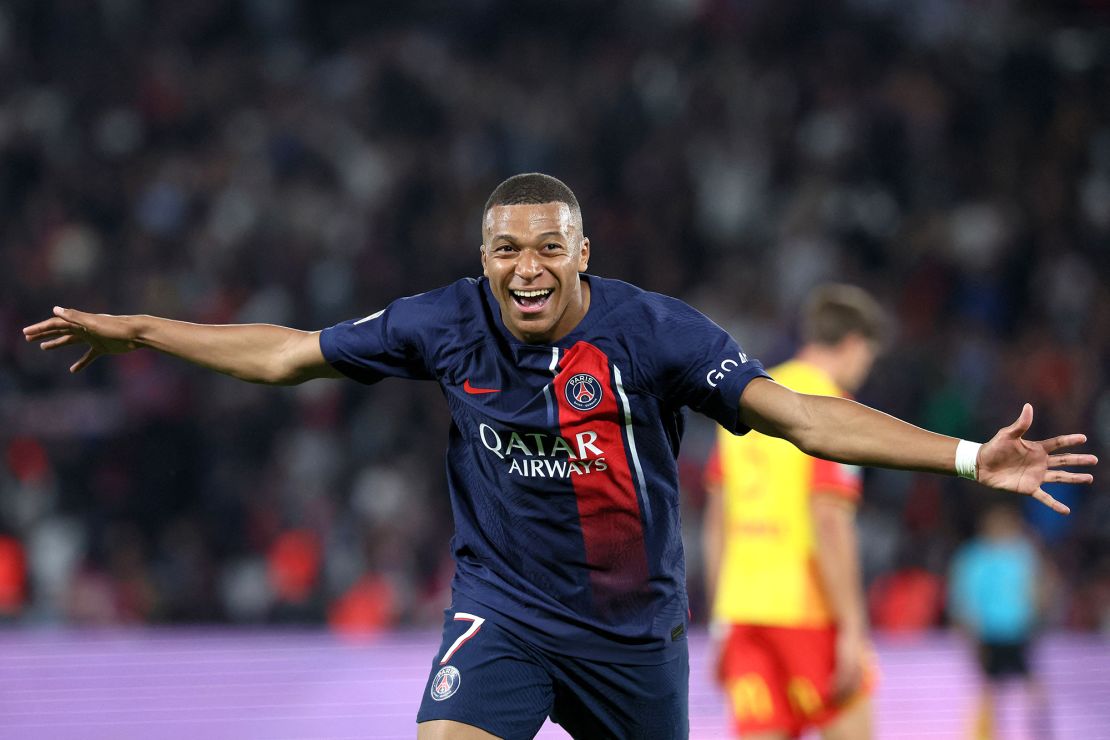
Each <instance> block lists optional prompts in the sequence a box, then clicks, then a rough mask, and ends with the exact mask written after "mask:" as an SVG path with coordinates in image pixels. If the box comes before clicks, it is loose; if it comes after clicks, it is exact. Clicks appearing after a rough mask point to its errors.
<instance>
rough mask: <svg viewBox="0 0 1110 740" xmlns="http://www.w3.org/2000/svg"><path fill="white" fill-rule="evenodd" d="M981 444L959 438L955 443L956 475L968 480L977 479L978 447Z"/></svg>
mask: <svg viewBox="0 0 1110 740" xmlns="http://www.w3.org/2000/svg"><path fill="white" fill-rule="evenodd" d="M982 446H983V445H981V444H979V443H978V442H969V441H967V440H966V439H961V440H960V441H959V443H958V444H957V445H956V463H955V467H956V475H958V476H960V477H961V478H967V479H968V480H973V481H977V480H979V449H980V448H981V447H982Z"/></svg>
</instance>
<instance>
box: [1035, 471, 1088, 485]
mask: <svg viewBox="0 0 1110 740" xmlns="http://www.w3.org/2000/svg"><path fill="white" fill-rule="evenodd" d="M1094 480H1095V477H1094V476H1093V475H1091V474H1090V473H1071V472H1068V471H1067V470H1050V471H1048V472H1047V473H1046V474H1045V477H1044V482H1045V483H1080V484H1087V483H1093V482H1094Z"/></svg>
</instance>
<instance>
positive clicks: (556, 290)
mask: <svg viewBox="0 0 1110 740" xmlns="http://www.w3.org/2000/svg"><path fill="white" fill-rule="evenodd" d="M589 259H590V240H589V239H586V238H585V237H584V236H582V223H581V220H580V219H578V218H575V216H574V214H573V213H572V211H571V209H570V206H568V205H567V204H566V203H559V202H555V203H540V204H524V205H505V206H493V207H492V208H490V209H489V210H488V211H487V212H486V217H485V221H484V222H483V224H482V271H483V272H484V274H485V276H486V277H487V278H489V283H490V290H492V291H493V295H494V297H495V298H496V299H497V302H498V304H500V306H501V320H502V321H503V322H504V323H505V327H506V328H507V329H508V330H509V331H510V332H511V333H512V335H513V336H515V337H516V338H517V339H520V340H521V341H523V342H528V343H529V344H546V343H549V342H554V341H556V340H558V339H561V338H563V337H565V336H566V335H567V334H569V333H570V332H571V331H572V330H573V329H574V327H576V326H578V322H580V321H581V320H582V317H583V316H585V315H586V310H587V309H588V308H589V300H590V296H589V287H588V283H583V282H582V281H581V280H580V279H579V277H578V273H580V272H584V271H585V270H586V266H587V264H588V263H589Z"/></svg>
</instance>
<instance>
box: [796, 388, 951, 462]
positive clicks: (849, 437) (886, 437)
mask: <svg viewBox="0 0 1110 740" xmlns="http://www.w3.org/2000/svg"><path fill="white" fill-rule="evenodd" d="M805 403H806V404H807V405H808V406H809V407H810V409H811V412H810V415H811V418H812V419H813V420H814V424H813V425H812V426H811V427H808V428H806V429H805V430H804V433H803V434H802V435H801V436H800V439H799V440H798V442H797V444H798V446H799V447H800V448H801V449H802V450H804V451H805V452H807V453H808V454H810V455H814V456H816V457H823V458H825V459H827V460H836V461H837V462H844V463H850V464H853V465H866V466H873V467H883V468H897V469H901V470H920V471H924V472H929V473H953V472H954V471H955V467H954V465H955V459H956V445H957V444H958V443H959V440H958V439H956V438H954V437H948V436H945V435H943V434H937V433H935V432H930V431H928V430H926V429H922V428H921V427H917V426H914V425H913V424H909V423H907V422H904V421H902V420H901V419H896V418H895V417H893V416H890V415H889V414H884V413H882V412H881V411H876V410H875V409H873V408H870V407H868V406H864V405H862V404H859V403H856V402H854V401H849V400H846V399H843V398H833V397H827V396H805Z"/></svg>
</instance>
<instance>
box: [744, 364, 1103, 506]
mask: <svg viewBox="0 0 1110 740" xmlns="http://www.w3.org/2000/svg"><path fill="white" fill-rule="evenodd" d="M740 412H741V415H742V418H743V420H744V423H745V424H747V425H748V426H750V427H751V428H752V429H755V430H757V431H760V432H763V433H764V434H769V435H771V436H774V437H781V438H783V439H786V440H788V441H790V442H792V443H793V444H794V445H795V446H797V447H798V448H799V449H801V450H802V451H803V452H805V453H806V454H809V455H813V456H815V457H822V458H825V459H828V460H836V461H837V462H846V463H852V464H854V465H868V466H872V467H880V468H896V469H900V470H923V471H927V472H932V473H947V474H952V473H954V472H956V468H955V459H956V445H957V444H958V443H959V441H960V440H958V439H955V438H954V437H947V436H945V435H943V434H936V433H934V432H930V431H926V430H925V429H921V428H920V427H915V426H914V425H912V424H908V423H906V422H904V421H901V420H900V419H896V418H894V417H893V416H889V415H887V414H884V413H882V412H880V411H876V410H875V409H872V408H869V407H867V406H864V405H862V404H859V403H855V402H854V401H848V400H845V399H843V398H832V397H828V396H810V395H806V394H804V393H795V392H794V391H792V390H790V389H788V388H786V387H784V386H781V385H779V384H778V383H775V382H774V381H772V380H768V379H767V378H756V379H755V380H753V381H751V382H750V383H748V385H747V387H746V388H745V389H744V392H743V394H742V395H741V396H740ZM1032 423H1033V407H1032V406H1030V405H1029V404H1025V406H1024V408H1023V409H1022V411H1021V415H1020V416H1018V418H1017V421H1015V422H1014V423H1013V424H1011V425H1010V426H1008V427H1004V428H1002V429H1000V430H998V433H997V434H995V435H994V437H992V438H991V440H990V441H989V442H987V443H986V444H984V445H983V446H982V447H981V448H980V449H979V454H978V459H977V466H976V476H975V479H976V480H977V481H979V482H980V483H982V484H983V485H985V486H990V487H991V488H998V489H1001V490H1004V491H1010V492H1013V493H1019V494H1022V495H1025V496H1032V497H1033V498H1035V499H1037V500H1038V501H1040V502H1041V503H1043V504H1045V505H1046V506H1049V507H1051V508H1052V509H1054V510H1055V511H1058V512H1060V513H1061V514H1067V513H1068V512H1069V509H1068V507H1066V506H1064V505H1063V504H1062V503H1060V502H1059V501H1057V500H1056V499H1054V498H1052V496H1049V495H1048V494H1047V493H1045V491H1044V490H1043V489H1042V488H1041V485H1042V484H1043V483H1090V482H1091V481H1092V480H1093V477H1092V476H1091V475H1090V474H1089V473H1072V472H1069V471H1066V470H1061V469H1060V468H1063V467H1068V466H1085V465H1094V464H1095V463H1097V462H1098V459H1097V458H1096V457H1095V456H1094V455H1085V454H1074V453H1073V454H1055V453H1056V452H1057V450H1060V449H1063V448H1065V447H1072V446H1074V445H1078V444H1082V443H1084V442H1086V441H1087V437H1086V436H1084V435H1082V434H1066V435H1062V436H1059V437H1053V438H1051V439H1046V440H1042V441H1039V442H1031V441H1029V440H1026V439H1023V435H1024V434H1025V433H1026V432H1027V431H1029V426H1030V425H1031V424H1032Z"/></svg>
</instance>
